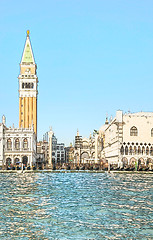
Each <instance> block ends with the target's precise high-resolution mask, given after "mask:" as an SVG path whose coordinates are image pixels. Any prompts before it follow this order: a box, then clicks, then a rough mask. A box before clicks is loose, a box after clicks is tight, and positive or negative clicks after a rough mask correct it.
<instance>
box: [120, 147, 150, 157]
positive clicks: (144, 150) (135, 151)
mask: <svg viewBox="0 0 153 240" xmlns="http://www.w3.org/2000/svg"><path fill="white" fill-rule="evenodd" d="M120 152H121V155H141V154H142V155H151V156H153V147H152V146H151V147H149V146H125V147H124V146H122V147H121V149H120Z"/></svg>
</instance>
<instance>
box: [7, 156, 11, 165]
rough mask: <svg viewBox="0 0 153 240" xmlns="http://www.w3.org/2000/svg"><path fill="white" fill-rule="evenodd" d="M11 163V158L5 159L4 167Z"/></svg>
mask: <svg viewBox="0 0 153 240" xmlns="http://www.w3.org/2000/svg"><path fill="white" fill-rule="evenodd" d="M11 163H12V160H11V158H7V159H6V165H7V166H8V165H11Z"/></svg>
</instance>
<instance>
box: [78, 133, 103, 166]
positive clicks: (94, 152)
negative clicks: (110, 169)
mask: <svg viewBox="0 0 153 240" xmlns="http://www.w3.org/2000/svg"><path fill="white" fill-rule="evenodd" d="M98 139H99V136H98V135H97V134H96V133H94V134H93V136H92V135H91V134H90V136H89V138H87V137H84V138H82V136H80V135H79V131H77V136H75V146H74V163H75V164H77V165H79V164H86V163H98V162H99V157H100V155H99V154H100V153H101V150H102V145H101V142H100V141H99V142H98Z"/></svg>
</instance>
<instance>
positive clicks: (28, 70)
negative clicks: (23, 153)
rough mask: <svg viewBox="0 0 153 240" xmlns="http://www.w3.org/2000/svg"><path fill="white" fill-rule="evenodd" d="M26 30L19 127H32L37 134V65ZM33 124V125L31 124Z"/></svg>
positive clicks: (21, 67) (21, 69)
mask: <svg viewBox="0 0 153 240" xmlns="http://www.w3.org/2000/svg"><path fill="white" fill-rule="evenodd" d="M29 34H30V31H29V30H27V36H26V42H25V46H24V50H23V54H22V59H21V63H20V74H19V77H18V79H19V127H21V126H22V127H23V128H32V127H34V131H35V133H36V134H37V94H38V91H37V87H38V86H37V85H38V78H37V72H36V70H37V65H36V63H35V60H34V55H33V51H32V46H31V42H30V37H29ZM33 125H34V126H33Z"/></svg>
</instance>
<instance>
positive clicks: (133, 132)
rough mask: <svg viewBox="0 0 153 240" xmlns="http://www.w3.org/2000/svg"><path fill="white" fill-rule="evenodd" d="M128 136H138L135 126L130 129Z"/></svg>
mask: <svg viewBox="0 0 153 240" xmlns="http://www.w3.org/2000/svg"><path fill="white" fill-rule="evenodd" d="M130 136H138V129H137V128H136V127H135V126H133V127H131V129H130Z"/></svg>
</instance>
